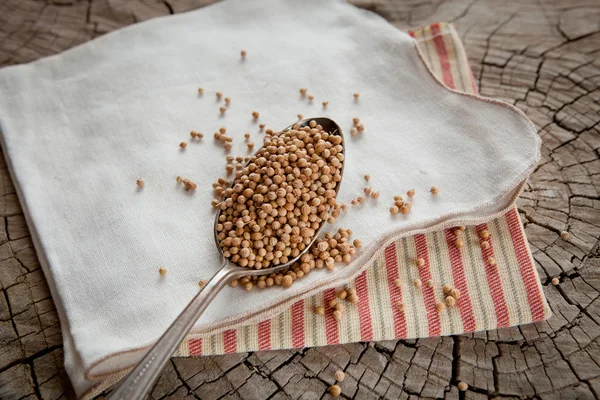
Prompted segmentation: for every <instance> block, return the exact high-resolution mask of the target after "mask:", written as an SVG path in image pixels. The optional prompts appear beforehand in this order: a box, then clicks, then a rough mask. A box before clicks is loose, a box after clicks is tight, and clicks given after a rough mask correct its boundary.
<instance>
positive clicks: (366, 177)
mask: <svg viewBox="0 0 600 400" xmlns="http://www.w3.org/2000/svg"><path fill="white" fill-rule="evenodd" d="M369 179H371V175H368V174H367V175H365V181H367V182H369Z"/></svg>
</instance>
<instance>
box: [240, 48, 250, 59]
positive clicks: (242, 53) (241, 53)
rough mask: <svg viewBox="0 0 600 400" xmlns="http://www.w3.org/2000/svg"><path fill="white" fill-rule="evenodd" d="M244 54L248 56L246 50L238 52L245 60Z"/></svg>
mask: <svg viewBox="0 0 600 400" xmlns="http://www.w3.org/2000/svg"><path fill="white" fill-rule="evenodd" d="M246 54H248V53H246V50H242V51H240V55H241V56H242V58H246Z"/></svg>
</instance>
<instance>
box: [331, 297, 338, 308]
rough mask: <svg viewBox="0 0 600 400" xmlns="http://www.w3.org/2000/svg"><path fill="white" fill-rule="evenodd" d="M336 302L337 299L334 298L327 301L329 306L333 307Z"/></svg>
mask: <svg viewBox="0 0 600 400" xmlns="http://www.w3.org/2000/svg"><path fill="white" fill-rule="evenodd" d="M336 304H337V300H336V299H331V301H330V302H329V307H330V308H335V306H336Z"/></svg>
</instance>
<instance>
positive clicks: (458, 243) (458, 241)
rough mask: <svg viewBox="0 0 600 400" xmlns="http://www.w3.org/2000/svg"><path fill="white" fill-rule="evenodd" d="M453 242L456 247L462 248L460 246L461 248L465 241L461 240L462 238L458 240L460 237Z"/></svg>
mask: <svg viewBox="0 0 600 400" xmlns="http://www.w3.org/2000/svg"><path fill="white" fill-rule="evenodd" d="M454 244H455V245H456V248H458V249H462V248H463V246H464V245H465V242H463V241H462V240H460V239H456V242H454Z"/></svg>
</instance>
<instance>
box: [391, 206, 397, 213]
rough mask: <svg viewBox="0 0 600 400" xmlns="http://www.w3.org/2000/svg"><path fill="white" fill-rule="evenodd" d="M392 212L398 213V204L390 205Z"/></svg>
mask: <svg viewBox="0 0 600 400" xmlns="http://www.w3.org/2000/svg"><path fill="white" fill-rule="evenodd" d="M390 214H392V215H396V214H398V207H396V206H392V207H390Z"/></svg>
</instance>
